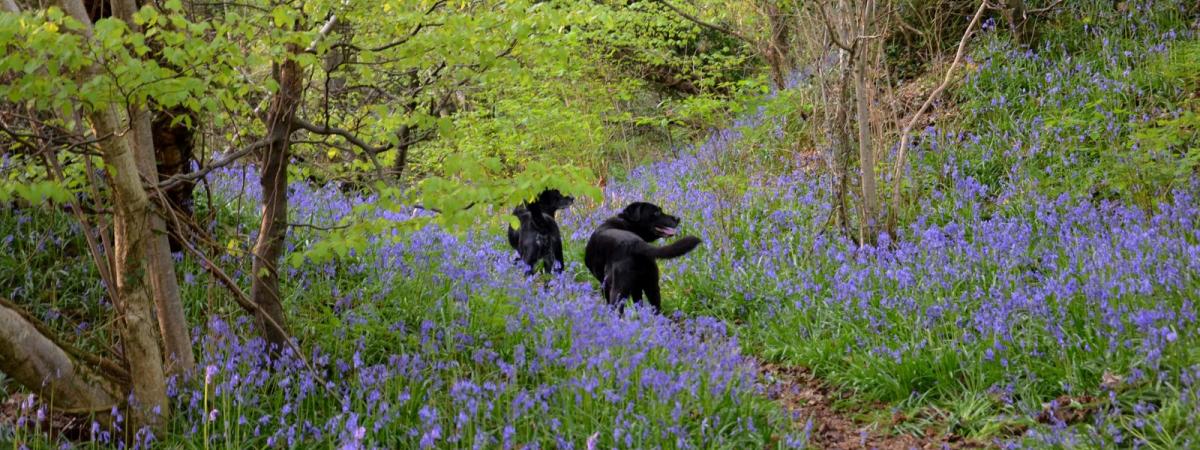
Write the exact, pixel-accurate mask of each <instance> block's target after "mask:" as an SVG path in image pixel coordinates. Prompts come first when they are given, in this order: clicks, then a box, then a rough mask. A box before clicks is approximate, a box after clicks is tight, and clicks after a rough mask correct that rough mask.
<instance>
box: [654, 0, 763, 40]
mask: <svg viewBox="0 0 1200 450" xmlns="http://www.w3.org/2000/svg"><path fill="white" fill-rule="evenodd" d="M658 3H660V4H662V5H663V6H665V7H667V9H669V10H671V11H674V12H675V14H678V15H679V16H680V17H683V18H684V19H687V20H688V21H689V22H692V23H694V24H696V25H700V26H702V27H704V28H708V29H710V30H713V31H716V32H718V33H723V34H727V35H729V36H732V37H734V38H737V39H738V40H740V41H742V42H745V43H747V44H750V45H756V44H755V42H754V41H752V40H750V39H749V38H747V37H745V36H742V35H740V34H738V33H737V32H736V31H733V30H730V29H728V28H725V27H722V26H720V25H717V24H713V23H708V22H705V21H703V20H700V18H698V17H696V16H693V15H691V14H688V13H686V12H684V11H683V10H681V9H679V8H676V7H675V5H672V4H670V3H669V2H667V0H659V1H658Z"/></svg>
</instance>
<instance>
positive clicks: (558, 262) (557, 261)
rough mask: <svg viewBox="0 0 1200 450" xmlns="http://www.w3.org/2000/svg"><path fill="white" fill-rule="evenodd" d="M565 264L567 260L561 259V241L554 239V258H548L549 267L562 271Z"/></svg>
mask: <svg viewBox="0 0 1200 450" xmlns="http://www.w3.org/2000/svg"><path fill="white" fill-rule="evenodd" d="M566 266H567V260H566V259H563V252H562V241H561V240H557V239H556V240H555V241H554V258H553V259H551V260H550V267H552V268H553V269H554V272H557V273H562V271H563V269H565V268H566Z"/></svg>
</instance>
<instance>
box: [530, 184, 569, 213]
mask: <svg viewBox="0 0 1200 450" xmlns="http://www.w3.org/2000/svg"><path fill="white" fill-rule="evenodd" d="M572 203H575V197H572V196H569V195H562V193H561V192H558V189H546V190H544V191H542V193H541V194H538V197H537V200H535V201H534V202H533V205H535V208H537V209H538V210H541V211H542V212H544V213H546V214H550V215H554V212H555V211H558V210H560V209H566V208H567V207H568V206H571V204H572Z"/></svg>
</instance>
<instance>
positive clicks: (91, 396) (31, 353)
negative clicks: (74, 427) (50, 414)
mask: <svg viewBox="0 0 1200 450" xmlns="http://www.w3.org/2000/svg"><path fill="white" fill-rule="evenodd" d="M0 372H4V374H5V375H7V376H9V377H11V378H12V379H13V380H15V381H16V382H17V383H19V384H20V385H21V386H24V387H25V388H26V389H29V390H30V391H31V392H34V393H37V394H38V395H40V396H41V397H42V399H43V400H44V401H45V402H47V403H49V405H50V408H51V409H52V410H55V411H63V412H72V413H77V414H84V413H87V412H97V413H98V414H101V415H103V414H107V412H108V410H109V409H111V408H112V407H113V406H115V405H117V404H118V403H120V399H121V397H122V395H121V388H120V386H119V384H118V383H116V382H114V381H113V380H110V379H108V378H105V377H104V376H103V375H101V374H100V373H99V372H97V371H96V370H94V369H92V368H91V367H89V366H87V365H85V364H80V363H77V362H76V361H75V360H74V359H72V358H71V357H70V356H69V355H67V352H66V351H64V350H63V349H62V348H61V347H59V346H58V345H56V344H55V343H54V341H52V340H50V338H49V337H47V336H46V335H44V334H42V333H41V331H40V330H38V329H37V327H36V326H35V325H34V324H33V323H31V322H30V321H28V320H26V319H25V317H24V316H23V315H22V314H21V313H20V312H19V311H15V310H13V309H11V308H9V307H7V306H6V305H4V304H2V303H0Z"/></svg>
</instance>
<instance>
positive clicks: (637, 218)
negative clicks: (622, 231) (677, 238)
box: [617, 202, 679, 242]
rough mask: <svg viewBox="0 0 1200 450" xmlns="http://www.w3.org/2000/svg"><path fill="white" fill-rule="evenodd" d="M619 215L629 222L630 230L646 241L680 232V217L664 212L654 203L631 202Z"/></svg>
mask: <svg viewBox="0 0 1200 450" xmlns="http://www.w3.org/2000/svg"><path fill="white" fill-rule="evenodd" d="M617 217H620V218H621V219H622V220H624V221H625V222H626V223H627V224H629V231H631V232H633V233H634V234H636V235H638V236H639V237H641V238H642V239H643V240H645V241H646V242H652V241H654V240H656V239H658V238H664V237H671V236H674V235H675V233H677V232H678V227H679V218H678V217H675V216H672V215H670V214H667V213H665V212H663V210H662V208H659V207H658V205H655V204H653V203H646V202H634V203H630V204H629V206H626V207H625V209H624V210H622V211H621V213H620V214H617Z"/></svg>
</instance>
